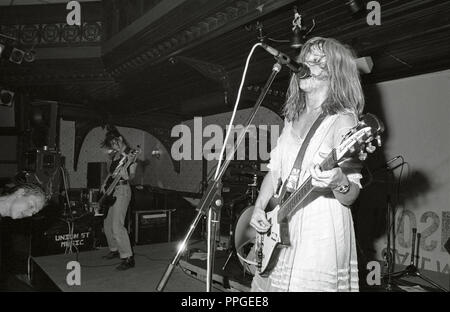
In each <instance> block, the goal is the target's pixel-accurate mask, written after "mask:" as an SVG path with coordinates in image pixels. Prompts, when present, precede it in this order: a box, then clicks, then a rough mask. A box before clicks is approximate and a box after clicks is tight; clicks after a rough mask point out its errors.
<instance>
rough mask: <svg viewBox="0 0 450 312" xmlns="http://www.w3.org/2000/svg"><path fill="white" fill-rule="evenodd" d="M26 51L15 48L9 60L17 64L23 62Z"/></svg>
mask: <svg viewBox="0 0 450 312" xmlns="http://www.w3.org/2000/svg"><path fill="white" fill-rule="evenodd" d="M24 55H25V52H24V51H22V50H19V49H17V48H13V49H12V52H11V55H10V56H9V60H10V61H11V62H13V63H16V64H22V61H23V57H24Z"/></svg>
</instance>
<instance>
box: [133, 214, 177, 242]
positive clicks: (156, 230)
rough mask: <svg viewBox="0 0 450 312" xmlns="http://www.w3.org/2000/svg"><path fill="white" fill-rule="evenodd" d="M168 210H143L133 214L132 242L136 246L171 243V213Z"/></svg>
mask: <svg viewBox="0 0 450 312" xmlns="http://www.w3.org/2000/svg"><path fill="white" fill-rule="evenodd" d="M174 211H175V209H169V210H144V211H135V212H134V242H135V244H136V245H140V244H141V245H142V244H155V243H164V242H170V241H171V232H172V212H174Z"/></svg>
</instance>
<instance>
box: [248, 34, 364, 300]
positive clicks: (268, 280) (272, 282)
mask: <svg viewBox="0 0 450 312" xmlns="http://www.w3.org/2000/svg"><path fill="white" fill-rule="evenodd" d="M297 61H299V62H302V63H304V64H306V65H307V66H308V67H309V68H310V70H311V76H310V77H308V78H306V79H300V78H299V77H297V75H296V74H294V75H293V76H292V78H291V80H290V85H289V89H288V94H287V99H286V104H285V107H284V116H285V124H284V129H283V131H282V133H281V135H280V137H279V138H278V141H277V146H276V147H275V148H274V149H273V150H272V152H271V160H270V165H269V168H270V171H269V173H268V174H267V175H266V177H265V178H264V181H263V183H262V185H261V190H260V192H259V196H258V198H257V201H256V204H255V208H254V212H253V216H252V219H251V221H250V225H251V226H252V227H254V228H255V229H256V230H257V231H258V232H259V233H266V232H267V231H268V230H269V228H270V223H269V221H268V220H267V218H266V213H265V209H266V206H267V204H268V203H269V200H270V199H271V197H272V196H273V195H274V194H275V193H276V192H277V189H278V185H279V181H282V182H283V183H284V182H285V181H288V183H287V189H288V190H290V191H292V190H296V189H298V188H299V187H300V185H301V184H302V183H303V181H305V180H306V179H307V178H308V177H309V176H311V178H312V182H311V183H312V185H313V186H314V187H316V189H317V190H316V191H314V192H313V193H312V196H310V197H311V198H307V200H306V202H304V203H301V204H300V207H298V209H297V210H295V212H294V213H292V215H291V216H290V217H289V218H288V226H289V237H290V244H289V246H287V247H283V248H281V251H280V253H279V256H278V258H277V261H276V264H275V266H274V268H273V269H272V270H271V271H270V273H269V275H268V276H264V277H263V276H261V275H259V274H256V275H255V277H254V279H253V282H252V290H253V291H294V292H295V291H297V292H298V291H308V292H317V291H332V292H336V291H358V290H359V286H358V266H357V257H356V244H355V232H354V228H353V220H352V214H351V210H350V207H349V206H350V205H351V204H352V203H353V202H354V201H355V200H356V198H357V197H358V195H359V191H360V188H361V185H360V182H359V181H360V179H361V178H362V176H361V174H360V166H358V163H357V162H355V161H353V160H352V159H347V160H345V161H344V162H343V163H340V164H339V165H340V166H339V167H337V168H334V169H332V170H328V171H322V170H321V169H320V168H319V166H318V164H320V163H321V162H322V160H323V159H324V158H325V157H326V156H327V155H328V154H329V153H330V152H331V150H332V149H333V148H335V147H337V146H338V145H339V144H340V143H341V141H342V139H343V136H344V135H345V134H346V133H347V132H348V131H349V130H350V129H351V128H352V127H354V126H355V125H356V124H357V121H358V119H359V116H360V114H361V113H362V110H363V108H364V95H363V92H362V88H361V83H360V80H359V76H358V71H357V67H356V63H355V58H354V55H353V53H352V52H351V50H350V49H348V48H347V47H346V46H344V45H343V44H341V43H340V42H338V41H337V40H334V39H331V38H319V37H316V38H312V39H310V40H308V42H306V43H305V45H304V46H303V48H302V51H301V52H300V55H299V57H298V59H297ZM321 114H324V115H325V119H323V121H322V123H321V124H320V126H319V127H318V128H317V130H316V132H315V134H314V135H313V136H312V138H311V141H310V143H309V145H308V148H307V150H306V153H305V155H304V158H303V162H302V166H301V168H300V170H296V172H292V173H293V174H291V170H292V168H293V166H294V162H295V159H296V157H297V154H298V151H299V150H300V146H301V145H302V142H303V140H304V139H305V137H306V135H307V133H308V131H309V129H310V128H311V126H312V125H313V123H314V122H315V120H316V119H318V116H319V115H321Z"/></svg>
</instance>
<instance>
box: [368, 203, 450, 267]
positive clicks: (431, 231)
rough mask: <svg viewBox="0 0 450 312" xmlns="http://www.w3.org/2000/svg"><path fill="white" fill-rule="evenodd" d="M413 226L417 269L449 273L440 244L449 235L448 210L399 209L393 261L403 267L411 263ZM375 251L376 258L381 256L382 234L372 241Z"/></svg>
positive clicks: (449, 258)
mask: <svg viewBox="0 0 450 312" xmlns="http://www.w3.org/2000/svg"><path fill="white" fill-rule="evenodd" d="M413 228H416V229H417V233H420V234H421V238H420V247H419V254H418V261H417V263H418V269H419V270H429V271H434V272H438V273H443V274H450V255H449V253H448V251H447V250H446V249H445V247H444V246H445V244H446V242H447V240H448V239H449V238H450V210H442V211H440V212H438V211H435V210H434V211H432V210H430V209H421V210H414V211H413V210H412V209H411V210H409V209H399V211H398V212H397V213H396V216H395V229H394V230H395V233H394V239H395V241H394V243H395V245H394V247H395V253H394V256H395V264H398V265H405V266H407V265H409V264H410V263H411V253H412V245H411V244H412V230H413ZM391 248H392V247H391ZM376 250H377V258H378V259H383V255H384V253H385V251H386V237H383V238H382V239H380V240H378V241H377V242H376ZM414 252H416V251H414ZM416 256H417V254H416ZM415 261H416V260H415Z"/></svg>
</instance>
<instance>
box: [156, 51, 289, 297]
mask: <svg viewBox="0 0 450 312" xmlns="http://www.w3.org/2000/svg"><path fill="white" fill-rule="evenodd" d="M276 59H277V62H276V63H275V64H274V65H273V68H272V73H271V74H270V76H269V79H268V80H267V82H266V84H265V85H264V87H263V89H262V90H261V94H260V95H259V97H258V99H257V101H256V104H255V106H254V107H253V110H252V112H251V114H250V116H249V118H248V119H247V121H246V124H245V128H244V129H243V131H242V132H241V134H240V136H239V137H238V139H237V141H236V143H235V144H234V146H233V149H232V151H231V153H229V154H228V155H230V156H229V157H228V155H227V156H226V158H225V161H224V163H223V164H222V166H221V168H220V171H219V173H218V175H217V177H215V178H214V180H212V181H211V182H210V183H209V185H208V188H207V189H206V192H205V194H204V195H203V197H202V199H201V201H200V203H199V206H198V213H197V216H196V217H195V218H194V221H193V222H192V223H191V226H190V228H189V230H188V232H187V234H186V236H185V237H184V239H183V241H182V243H181V245H180V246H179V248H178V251H177V253H176V255H175V256H174V258H173V259H172V261H171V262H170V264H169V265H168V266H167V269H166V271H165V272H164V274H163V276H162V277H161V280H160V281H159V283H158V286H157V287H156V290H157V291H159V292H161V291H163V290H164V288H165V286H166V284H167V282H168V280H169V278H170V276H171V275H172V272H173V270H174V268H175V266H176V265H178V262H179V261H180V258H181V256H182V254H183V253H184V251H185V249H186V246H187V243H188V241H189V239H190V238H191V236H192V234H193V233H194V230H195V228H196V227H197V224H198V223H199V221H200V219H201V218H202V215H205V214H207V213H208V216H209V218H208V250H207V259H208V261H207V274H206V275H207V278H206V291H207V292H210V291H211V285H212V272H213V270H214V254H215V249H216V248H215V247H216V246H215V241H216V239H215V235H216V233H215V228H216V224H217V222H218V220H217V216H218V214H217V212H218V209H220V207H221V206H222V203H223V200H222V198H221V187H222V183H221V180H222V177H223V175H224V174H225V171H226V170H227V168H228V165H229V164H230V161H231V158H233V157H234V154H235V152H236V150H237V147H238V146H239V145H240V144H241V142H242V141H243V139H244V138H245V134H246V133H247V131H248V129H249V128H250V125H251V123H252V121H253V119H254V118H255V116H256V113H257V112H258V109H259V107H260V106H261V104H262V102H263V101H264V98H265V96H266V94H267V92H268V91H269V88H270V86H271V85H272V83H273V81H274V80H275V77H276V75H277V74H278V73H279V72H280V71H281V64H283V63H284V64H286V63H285V62H284V60H283V59H282V58H276ZM213 202H214V203H213Z"/></svg>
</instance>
